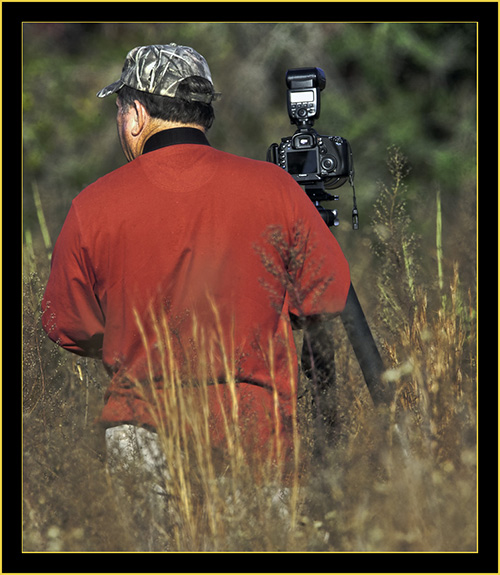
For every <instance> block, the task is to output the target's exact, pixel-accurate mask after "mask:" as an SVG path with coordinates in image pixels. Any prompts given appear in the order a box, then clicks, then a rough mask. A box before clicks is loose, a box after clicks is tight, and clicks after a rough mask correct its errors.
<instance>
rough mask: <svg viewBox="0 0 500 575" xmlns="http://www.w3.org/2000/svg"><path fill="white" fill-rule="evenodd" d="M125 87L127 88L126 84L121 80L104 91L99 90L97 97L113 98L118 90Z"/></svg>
mask: <svg viewBox="0 0 500 575" xmlns="http://www.w3.org/2000/svg"><path fill="white" fill-rule="evenodd" d="M123 86H125V84H124V83H123V82H122V81H121V80H117V81H116V82H113V83H112V84H110V85H109V86H106V87H105V88H103V89H102V90H99V92H97V94H96V96H97V97H98V98H105V97H106V96H111V94H114V93H115V92H118V90H121V89H122V88H123Z"/></svg>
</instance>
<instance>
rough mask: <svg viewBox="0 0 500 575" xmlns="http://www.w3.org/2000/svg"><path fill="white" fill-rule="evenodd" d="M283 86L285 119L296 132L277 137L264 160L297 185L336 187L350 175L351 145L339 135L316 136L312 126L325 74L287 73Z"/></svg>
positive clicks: (308, 71) (313, 71)
mask: <svg viewBox="0 0 500 575" xmlns="http://www.w3.org/2000/svg"><path fill="white" fill-rule="evenodd" d="M286 85H287V87H288V90H287V109H288V116H289V117H290V122H291V123H292V124H296V125H297V126H298V129H297V131H296V132H295V134H294V135H293V136H290V137H287V138H281V143H280V144H279V145H278V144H271V146H270V147H269V150H268V152H267V160H268V161H269V162H273V163H275V164H277V165H278V166H281V167H282V168H283V169H284V170H286V171H287V172H288V173H289V174H290V175H291V176H292V177H293V178H294V179H295V180H296V181H297V182H298V183H299V184H305V185H307V184H312V185H316V183H318V182H321V183H322V184H323V185H324V187H325V188H329V189H332V188H338V187H340V186H341V185H342V184H344V183H345V182H346V181H347V180H348V179H349V177H352V176H353V175H354V167H353V160H352V151H351V146H350V144H349V142H348V141H347V140H345V139H344V138H341V137H340V136H320V135H319V134H318V133H317V132H316V130H314V129H313V127H312V126H313V124H314V121H315V120H316V119H317V118H319V114H320V109H321V98H320V92H321V90H323V89H324V87H325V85H326V77H325V73H324V72H323V70H322V69H321V68H296V69H293V70H288V72H287V73H286Z"/></svg>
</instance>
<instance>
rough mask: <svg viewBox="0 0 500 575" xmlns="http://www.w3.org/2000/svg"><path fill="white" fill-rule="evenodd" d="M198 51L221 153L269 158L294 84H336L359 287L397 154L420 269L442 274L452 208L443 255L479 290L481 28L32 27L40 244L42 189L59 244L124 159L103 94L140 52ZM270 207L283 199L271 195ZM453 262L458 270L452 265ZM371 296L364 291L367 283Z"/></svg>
mask: <svg viewBox="0 0 500 575" xmlns="http://www.w3.org/2000/svg"><path fill="white" fill-rule="evenodd" d="M167 42H176V43H178V44H187V45H192V46H193V47H194V48H195V49H197V50H198V51H199V52H201V53H202V54H203V55H204V56H205V57H206V58H207V60H208V62H209V64H210V67H211V70H212V76H213V78H214V82H215V86H216V89H217V90H219V91H221V92H222V93H223V99H222V100H221V101H220V102H218V103H216V104H215V106H216V122H215V124H214V127H213V128H212V130H211V131H210V132H209V139H210V142H211V144H212V145H213V146H215V147H217V148H219V149H223V150H226V151H229V152H232V153H235V154H240V155H245V156H248V157H251V158H256V159H262V160H264V159H265V156H266V151H267V148H268V146H269V145H270V144H271V143H272V142H279V140H280V138H281V137H283V136H287V135H291V134H292V133H293V131H294V126H291V125H290V123H289V119H288V115H287V112H286V100H285V97H286V85H285V73H286V71H287V69H289V68H295V67H303V66H319V67H321V68H323V70H324V71H325V73H326V78H327V84H326V88H325V90H324V91H323V92H322V112H321V117H320V118H319V120H317V122H316V124H315V128H316V129H317V131H318V132H319V133H322V134H328V135H341V136H343V137H345V138H347V139H348V140H349V141H350V143H351V146H352V149H353V154H354V162H355V170H356V191H357V195H358V203H359V207H360V217H361V229H360V231H359V232H356V233H354V232H352V230H351V229H350V209H351V200H350V189H349V186H348V185H345V186H344V187H343V188H341V189H340V190H339V193H340V196H341V200H340V201H339V202H337V204H338V205H336V206H335V207H337V208H338V209H339V211H340V216H341V225H340V227H339V228H338V229H336V230H335V234H336V235H337V236H338V238H339V241H340V242H341V244H342V247H343V249H344V250H345V251H346V253H347V255H348V257H349V259H350V261H351V264H352V272H353V275H354V277H355V280H357V282H358V283H359V282H360V281H361V278H362V276H363V275H364V274H365V273H366V270H367V269H369V267H370V266H371V265H372V262H371V260H370V258H369V257H368V252H369V250H367V249H366V248H367V247H368V246H369V245H370V242H371V239H370V234H371V231H370V225H369V224H370V221H371V217H372V210H373V203H374V200H375V197H376V195H377V191H378V188H379V183H378V182H379V180H381V179H383V178H385V176H386V173H387V168H386V159H387V148H388V147H389V146H398V147H399V148H400V149H401V150H402V153H404V154H405V156H406V157H407V158H408V163H409V166H410V169H411V172H410V175H409V177H408V179H407V184H408V189H409V191H408V197H407V201H408V210H409V213H410V215H411V219H412V226H413V228H414V230H413V231H415V232H417V233H418V234H419V235H420V236H421V237H422V238H423V242H422V246H421V249H422V253H421V254H420V255H421V256H422V262H423V266H424V271H425V272H427V273H428V274H429V276H433V275H435V265H434V263H433V257H434V255H433V254H434V251H435V244H434V234H435V196H436V192H437V190H438V189H439V190H440V192H441V199H442V205H443V238H444V253H445V256H446V254H448V257H449V259H450V261H451V260H453V261H454V260H455V259H456V258H459V259H461V260H462V262H461V263H462V265H461V268H462V269H461V272H462V277H464V275H463V274H466V275H467V279H468V280H469V281H474V280H473V278H474V273H473V268H474V266H475V221H476V218H475V207H476V194H475V183H476V153H475V152H476V24H475V23H374V24H370V23H366V24H365V23H121V24H119V23H109V24H96V23H86V24H83V23H82V24H79V23H71V24H65V23H60V24H57V23H56V24H48V23H33V24H24V26H23V88H24V92H23V119H24V133H23V139H24V222H25V229H27V230H29V231H30V232H31V233H32V234H33V238H34V239H33V241H34V245H35V246H36V245H37V242H40V241H41V237H40V232H39V224H38V222H37V212H36V209H35V204H34V201H33V188H34V187H35V186H36V187H37V188H38V189H39V194H40V199H41V204H42V206H43V209H44V213H45V217H46V220H47V226H48V231H49V234H50V237H51V239H52V242H54V241H55V238H56V237H57V235H58V233H59V230H60V228H61V226H62V223H63V221H64V218H65V216H66V213H67V211H68V209H69V206H70V203H71V200H72V199H73V198H74V197H75V196H76V195H77V194H78V193H79V192H80V191H81V190H82V189H83V188H84V187H85V186H86V185H87V184H89V183H91V182H93V181H95V180H96V179H97V178H98V177H100V176H102V175H104V174H105V173H106V172H108V171H110V170H112V169H115V168H117V167H119V166H120V165H122V164H123V163H124V161H125V159H124V156H123V154H122V152H121V149H120V146H119V142H118V138H117V135H116V128H115V104H114V99H115V98H114V97H110V98H108V99H105V100H98V99H97V98H96V97H95V94H96V92H97V91H98V90H99V89H100V88H101V87H103V86H105V85H107V84H108V83H111V82H112V81H114V80H115V79H117V78H118V77H119V76H120V73H121V67H122V65H123V61H124V59H125V55H126V54H127V52H128V51H129V50H130V49H131V48H133V47H134V46H137V45H142V44H152V43H167ZM269 201H270V202H272V201H273V193H272V190H269ZM450 265H451V264H450ZM360 289H362V286H360Z"/></svg>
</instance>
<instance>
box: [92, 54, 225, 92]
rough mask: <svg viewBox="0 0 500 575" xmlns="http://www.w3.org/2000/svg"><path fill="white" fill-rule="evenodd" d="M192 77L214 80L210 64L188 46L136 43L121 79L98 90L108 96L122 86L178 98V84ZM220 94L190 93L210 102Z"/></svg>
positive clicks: (126, 61)
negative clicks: (143, 44) (137, 44)
mask: <svg viewBox="0 0 500 575" xmlns="http://www.w3.org/2000/svg"><path fill="white" fill-rule="evenodd" d="M190 76H201V77H202V78H206V79H207V80H208V81H209V82H210V83H212V76H211V74H210V69H209V67H208V64H207V62H206V60H205V58H203V56H202V55H201V54H198V52H196V50H193V48H190V47H189V46H178V45H177V44H174V43H172V44H154V45H152V46H137V48H134V49H133V50H130V52H129V53H128V54H127V58H126V59H125V64H124V65H123V69H122V75H121V77H120V79H119V80H117V81H116V82H113V83H112V84H110V85H109V86H106V87H105V88H103V89H102V90H100V91H99V92H97V97H98V98H105V97H106V96H109V95H111V94H114V93H115V92H118V90H120V89H121V88H123V86H129V87H130V88H135V89H136V90H140V91H141V92H148V93H150V94H156V95H158V96H169V97H171V98H175V95H176V92H177V87H178V85H179V83H180V82H181V81H182V80H185V79H186V78H189V77H190ZM218 96H220V94H217V93H215V91H212V93H211V94H194V93H193V94H191V98H190V99H191V100H196V101H202V102H203V101H204V102H207V103H210V102H211V101H212V100H215V99H216V98H217V97H218Z"/></svg>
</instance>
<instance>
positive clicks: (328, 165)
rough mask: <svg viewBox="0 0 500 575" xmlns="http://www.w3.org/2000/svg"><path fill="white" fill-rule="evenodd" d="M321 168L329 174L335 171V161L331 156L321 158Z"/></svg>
mask: <svg viewBox="0 0 500 575" xmlns="http://www.w3.org/2000/svg"><path fill="white" fill-rule="evenodd" d="M321 167H322V168H323V169H324V170H326V171H327V172H331V171H332V170H334V169H335V159H334V158H332V156H325V157H324V158H321Z"/></svg>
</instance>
